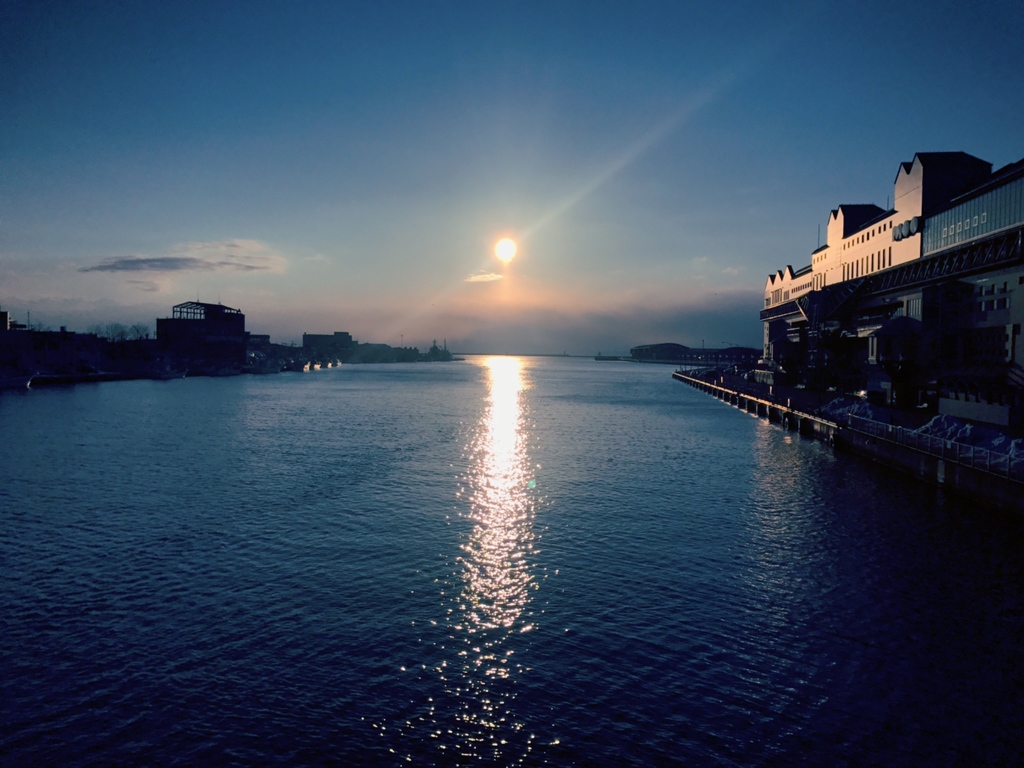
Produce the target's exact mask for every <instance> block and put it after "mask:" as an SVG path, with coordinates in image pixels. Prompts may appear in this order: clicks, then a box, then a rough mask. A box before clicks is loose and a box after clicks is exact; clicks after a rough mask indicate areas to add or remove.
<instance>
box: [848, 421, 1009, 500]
mask: <svg viewBox="0 0 1024 768" xmlns="http://www.w3.org/2000/svg"><path fill="white" fill-rule="evenodd" d="M847 426H848V427H849V428H850V429H852V430H855V431H857V432H861V433H864V434H866V435H871V436H872V437H874V438H876V439H878V440H886V441H888V442H890V443H895V444H896V445H902V446H906V447H907V448H912V449H914V450H916V451H921V452H922V453H927V454H929V455H931V456H937V457H938V458H940V459H943V460H945V461H953V462H956V463H957V464H961V465H963V466H965V467H971V468H973V469H976V470H980V471H982V472H988V473H990V474H993V475H998V476H999V477H1005V478H1007V479H1009V480H1014V481H1016V482H1018V483H1024V459H1019V458H1018V459H1013V458H1011V457H1010V456H1009V454H1005V453H997V452H996V451H990V450H987V449H985V448H977V447H975V446H973V445H967V444H966V443H958V442H956V441H954V440H947V439H945V438H942V437H937V436H936V435H925V434H921V433H920V432H915V431H913V430H910V429H905V428H904V427H897V426H894V425H892V424H885V423H883V422H880V421H872V420H871V419H865V418H864V417H862V416H853V415H849V416H848V417H847Z"/></svg>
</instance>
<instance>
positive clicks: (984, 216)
mask: <svg viewBox="0 0 1024 768" xmlns="http://www.w3.org/2000/svg"><path fill="white" fill-rule="evenodd" d="M987 220H988V213H983V214H981V223H982V224H984V223H985V222H986V221H987Z"/></svg>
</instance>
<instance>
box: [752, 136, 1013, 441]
mask: <svg viewBox="0 0 1024 768" xmlns="http://www.w3.org/2000/svg"><path fill="white" fill-rule="evenodd" d="M893 200H894V203H893V207H892V208H891V209H889V210H883V209H882V208H879V207H878V206H875V205H840V206H839V207H838V208H836V209H834V210H833V211H832V212H831V214H830V215H829V222H828V235H827V241H826V243H825V245H823V246H821V247H819V248H818V249H817V250H815V251H814V252H813V253H812V254H811V263H810V264H809V265H808V266H806V267H802V268H801V269H798V270H794V269H793V268H792V267H791V266H787V267H786V268H785V269H783V270H779V271H778V272H776V273H774V274H772V275H770V276H769V278H768V280H767V282H766V283H765V289H764V308H763V309H762V310H761V320H762V322H763V323H764V347H763V354H764V358H765V360H766V361H767V362H768V363H770V364H772V365H774V366H775V367H776V368H781V369H783V370H784V371H786V372H787V373H788V374H789V375H791V376H795V378H796V379H797V380H799V381H802V382H803V383H805V384H807V385H808V386H812V387H818V388H826V387H833V386H834V387H836V388H837V389H840V390H846V391H857V390H865V391H867V393H868V394H869V396H870V397H872V398H875V399H877V400H879V401H884V402H887V403H889V404H896V405H905V406H913V405H917V404H919V403H922V404H931V405H933V406H937V408H938V410H939V412H942V413H950V414H955V415H959V416H964V417H968V418H972V414H973V418H976V419H977V420H982V421H990V422H996V423H1003V424H1008V423H1012V422H1017V423H1020V422H1021V421H1022V420H1024V367H1022V366H1021V362H1022V357H1024V345H1022V344H1021V341H1020V329H1021V324H1022V323H1024V262H1022V255H1021V254H1022V252H1021V237H1022V228H1024V160H1021V161H1018V162H1016V163H1013V164H1011V165H1008V166H1006V167H1004V168H1001V169H999V170H998V171H995V172H992V166H991V164H990V163H987V162H985V161H984V160H980V159H979V158H977V157H973V156H971V155H968V154H966V153H964V152H925V153H918V154H917V155H915V156H914V159H913V161H912V162H909V163H901V164H900V166H899V170H898V171H897V174H896V179H895V185H894V196H893ZM910 321H913V322H910ZM971 404H974V405H971ZM974 406H977V407H974ZM990 406H991V407H990Z"/></svg>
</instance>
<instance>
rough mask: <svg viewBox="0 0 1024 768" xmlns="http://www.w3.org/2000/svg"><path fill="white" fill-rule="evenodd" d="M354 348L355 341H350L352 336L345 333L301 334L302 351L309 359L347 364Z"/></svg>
mask: <svg viewBox="0 0 1024 768" xmlns="http://www.w3.org/2000/svg"><path fill="white" fill-rule="evenodd" d="M354 347H355V341H353V339H352V334H350V333H346V332H345V331H335V332H334V333H304V334H302V351H303V352H304V353H305V354H306V355H307V356H309V358H311V359H315V358H322V359H328V358H329V359H333V360H342V361H344V362H348V358H349V355H350V353H351V351H352V349H353V348H354Z"/></svg>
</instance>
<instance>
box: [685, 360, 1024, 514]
mask: <svg viewBox="0 0 1024 768" xmlns="http://www.w3.org/2000/svg"><path fill="white" fill-rule="evenodd" d="M672 378H674V379H676V380H678V381H682V382H683V383H686V384H689V385H690V386H692V387H694V388H696V389H699V390H701V391H702V392H706V393H707V394H709V395H711V396H712V397H716V398H718V399H719V400H722V401H724V402H727V403H730V404H731V405H733V406H735V407H737V408H739V409H741V410H745V411H747V412H748V413H754V414H756V415H757V416H759V417H761V418H766V419H768V420H769V421H771V422H774V423H776V424H779V425H780V426H782V427H783V428H784V429H787V430H792V431H796V432H799V433H800V434H801V435H804V436H807V437H813V438H816V439H819V440H823V441H825V442H827V443H828V444H829V445H832V446H835V447H836V448H838V449H839V450H844V451H849V452H850V453H854V454H856V455H859V456H862V457H864V458H867V459H870V460H872V461H875V462H877V463H880V464H884V465H885V466H887V467H889V468H891V469H895V470H898V471H901V472H903V473H905V474H910V475H913V476H914V477H915V478H917V479H918V480H923V481H925V482H928V483H931V484H933V485H938V486H939V487H941V488H943V489H944V490H946V491H948V492H950V493H952V494H954V495H957V496H961V497H963V498H966V499H970V500H972V501H974V502H977V503H979V504H981V505H983V506H986V507H990V508H994V509H999V510H1002V511H1008V512H1021V511H1024V471H1022V470H1021V469H1020V468H1019V465H1018V467H1017V468H1014V467H1013V466H1011V464H1012V462H1011V461H1010V459H1009V457H1000V458H999V459H998V460H997V461H996V462H993V461H992V458H991V456H992V455H990V454H989V453H988V452H987V451H981V450H980V449H975V450H971V449H969V448H968V447H966V446H965V447H964V448H963V450H961V448H960V447H959V446H957V445H956V444H951V443H950V444H945V445H944V443H947V442H948V441H942V440H936V442H937V443H938V446H931V445H928V444H924V445H921V444H919V443H917V444H913V445H908V444H906V443H907V440H908V437H907V432H906V430H902V429H900V428H898V427H895V428H894V427H892V426H890V425H884V424H878V423H875V422H868V421H867V420H864V419H850V420H849V421H848V423H846V424H840V423H837V422H833V421H829V420H827V419H823V418H820V417H818V416H815V415H814V414H809V413H805V412H802V411H799V410H797V409H795V408H792V407H790V405H789V403H788V402H787V403H786V404H783V403H779V402H776V401H774V400H772V399H767V398H763V397H757V396H754V395H751V394H749V393H744V392H741V391H739V390H734V389H730V388H728V387H724V386H720V385H718V384H712V383H710V382H707V381H703V380H701V379H698V378H694V377H692V376H688V375H686V374H685V373H681V372H679V371H676V372H675V373H673V374H672ZM879 430H881V431H879ZM889 433H892V434H889ZM924 439H926V438H922V439H921V440H922V441H923V440H924ZM982 454H984V460H983V461H982V460H981V455H982ZM1000 462H1001V464H1000Z"/></svg>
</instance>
